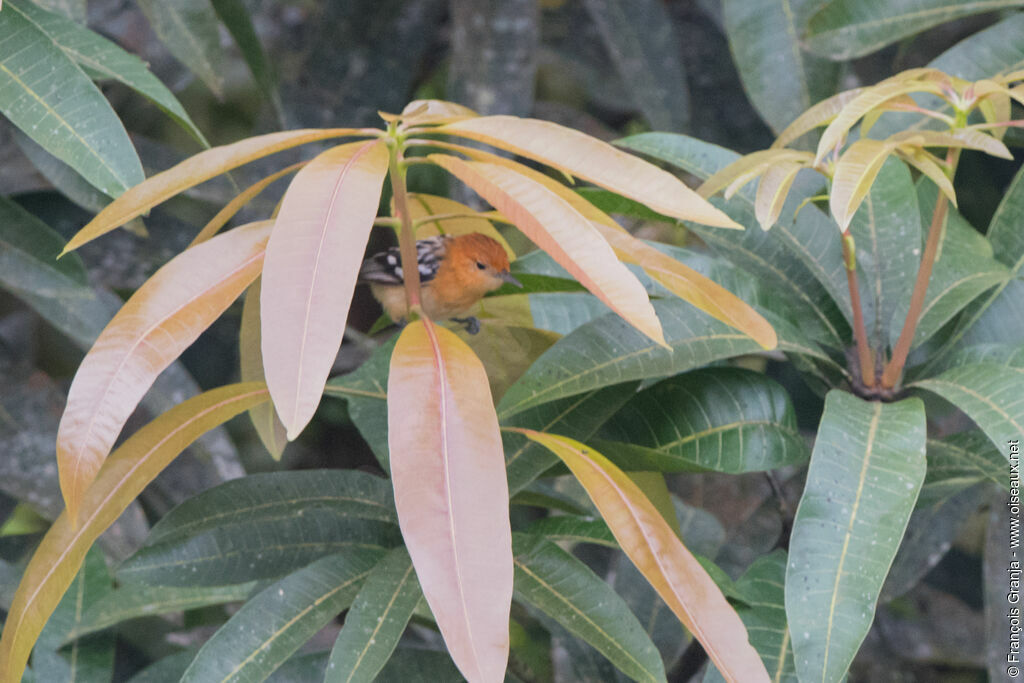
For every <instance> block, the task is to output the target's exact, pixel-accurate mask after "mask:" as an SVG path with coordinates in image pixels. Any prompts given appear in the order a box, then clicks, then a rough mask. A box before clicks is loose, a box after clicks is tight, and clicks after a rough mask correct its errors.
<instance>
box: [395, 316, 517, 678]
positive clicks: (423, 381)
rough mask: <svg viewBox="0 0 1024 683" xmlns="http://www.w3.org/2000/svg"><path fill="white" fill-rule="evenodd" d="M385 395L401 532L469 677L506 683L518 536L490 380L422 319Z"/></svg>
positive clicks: (398, 354)
mask: <svg viewBox="0 0 1024 683" xmlns="http://www.w3.org/2000/svg"><path fill="white" fill-rule="evenodd" d="M387 394H388V448H389V450H390V452H391V477H392V481H393V483H394V487H395V505H396V507H397V509H398V523H399V526H400V527H401V529H402V537H403V538H404V539H405V544H406V547H407V548H408V549H409V555H410V557H412V562H413V566H414V567H415V568H416V576H417V577H418V578H419V581H420V585H421V587H422V588H423V594H424V596H425V597H426V599H427V603H428V604H429V605H430V609H431V611H432V612H433V614H434V618H435V619H436V620H437V625H438V627H439V628H440V629H441V635H442V636H444V640H445V644H446V645H447V646H448V651H449V653H451V655H452V659H454V660H455V663H456V664H457V665H458V667H459V669H460V670H461V671H462V673H463V675H464V676H465V677H466V678H467V679H469V680H471V681H481V682H489V683H500V681H502V680H503V678H504V675H505V665H506V663H507V660H508V649H509V639H508V619H509V609H510V606H511V602H512V580H513V564H512V531H511V527H510V523H509V516H508V514H509V513H508V483H507V481H506V478H505V458H504V454H503V449H502V443H501V433H500V432H499V431H498V417H497V415H496V414H495V412H494V402H493V400H492V399H491V393H490V391H489V389H488V387H487V374H486V373H485V372H484V368H483V365H481V364H480V361H479V359H477V357H476V356H474V355H473V352H472V350H470V348H469V347H468V346H466V345H465V344H464V343H463V342H462V341H460V340H459V338H458V337H456V336H455V334H454V333H452V332H450V331H448V330H446V329H444V328H442V327H438V326H437V325H435V324H434V323H432V322H430V321H429V320H418V321H415V322H413V323H410V324H409V325H408V326H406V328H405V329H404V330H402V333H401V335H400V336H399V338H398V342H397V344H396V345H395V350H394V352H393V353H392V356H391V369H390V373H389V375H388V391H387Z"/></svg>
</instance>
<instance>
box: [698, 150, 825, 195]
mask: <svg viewBox="0 0 1024 683" xmlns="http://www.w3.org/2000/svg"><path fill="white" fill-rule="evenodd" d="M813 158H814V155H813V154H811V153H810V152H801V151H799V150H795V149H763V150H761V151H759V152H753V153H752V154H747V155H746V156H742V157H740V158H739V159H737V160H736V161H734V162H732V163H731V164H729V165H728V166H726V167H725V168H723V169H722V170H720V171H718V172H717V173H715V174H714V175H712V176H711V177H710V178H708V179H707V180H705V181H704V183H703V184H702V185H701V186H700V187H698V188H697V193H698V194H700V196H701V197H710V196H712V195H714V194H715V193H716V192H718V191H719V190H721V189H722V188H723V187H727V186H730V189H731V190H732V191H731V192H730V193H729V196H731V195H732V194H735V192H736V191H737V190H739V189H740V187H742V186H743V185H746V184H747V183H748V182H750V181H751V180H753V179H754V178H755V177H757V176H759V175H761V174H762V173H764V172H765V171H766V170H767V169H768V168H769V167H771V166H773V165H775V164H778V163H781V162H799V163H805V162H810V161H811V160H812V159H813ZM732 186H735V187H732Z"/></svg>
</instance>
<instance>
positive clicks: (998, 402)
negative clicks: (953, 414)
mask: <svg viewBox="0 0 1024 683" xmlns="http://www.w3.org/2000/svg"><path fill="white" fill-rule="evenodd" d="M1022 383H1024V366H1019V367H1014V366H1008V365H1000V364H998V363H970V364H965V365H960V366H957V367H954V368H950V369H949V370H946V371H945V372H943V373H942V374H940V375H938V376H936V377H930V378H928V379H922V380H918V381H916V382H914V383H913V384H910V385H909V386H911V387H915V388H919V389H924V390H925V391H930V392H931V393H933V394H938V395H939V396H941V397H942V398H944V399H946V400H947V401H949V402H950V403H952V404H953V405H955V406H956V407H957V408H959V409H960V410H962V411H964V412H965V413H967V416H968V417H970V418H971V419H972V420H974V422H975V424H977V425H978V426H979V427H981V429H982V431H984V432H985V434H986V435H987V436H988V438H989V439H990V440H991V441H992V443H993V444H994V445H995V447H996V448H998V449H1000V450H1001V451H1003V455H1004V456H1005V457H1008V455H1007V453H1006V452H1005V448H1004V447H1005V445H1006V442H1007V441H1009V440H1010V439H1014V438H1019V437H1020V435H1021V434H1022V433H1024V394H1022V392H1021V391H1020V387H1021V385H1022Z"/></svg>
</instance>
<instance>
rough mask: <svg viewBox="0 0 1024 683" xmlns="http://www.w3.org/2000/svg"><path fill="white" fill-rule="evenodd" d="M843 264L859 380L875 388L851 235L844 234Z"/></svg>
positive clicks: (873, 368) (866, 385) (872, 363)
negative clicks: (848, 294) (855, 343)
mask: <svg viewBox="0 0 1024 683" xmlns="http://www.w3.org/2000/svg"><path fill="white" fill-rule="evenodd" d="M842 242H843V263H844V264H845V266H846V284H847V286H848V287H849V289H850V306H851V307H852V308H853V337H854V339H855V340H856V342H857V359H858V360H859V361H860V378H861V383H863V385H864V387H865V388H870V387H874V386H875V363H874V360H872V358H871V347H869V346H868V332H867V328H866V327H865V326H864V308H863V306H861V303H860V286H859V285H858V284H857V257H856V248H855V246H854V243H853V235H851V234H850V233H848V232H847V233H844V234H843V237H842Z"/></svg>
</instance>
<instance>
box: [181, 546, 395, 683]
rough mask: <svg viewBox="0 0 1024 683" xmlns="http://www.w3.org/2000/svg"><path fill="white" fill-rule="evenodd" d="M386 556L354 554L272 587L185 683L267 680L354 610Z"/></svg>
mask: <svg viewBox="0 0 1024 683" xmlns="http://www.w3.org/2000/svg"><path fill="white" fill-rule="evenodd" d="M382 555H383V552H382V551H380V550H372V549H369V548H359V549H356V548H352V549H350V550H347V551H345V552H343V553H339V554H337V555H329V556H327V557H324V558H321V559H319V560H317V561H316V562H314V563H312V564H311V565H309V566H308V567H305V568H303V569H300V570H298V571H296V572H294V573H292V574H289V575H288V576H286V577H284V578H283V579H281V580H280V581H278V582H277V583H274V584H271V585H270V586H267V588H266V589H264V590H263V591H262V592H261V593H259V594H258V595H256V596H254V597H253V598H252V599H250V600H249V601H248V602H246V603H245V604H244V605H242V608H241V609H239V610H238V611H237V612H236V613H235V614H234V615H233V616H232V617H231V618H230V619H228V621H227V623H225V624H224V625H223V626H221V627H220V629H218V631H217V632H216V633H214V634H213V636H211V637H210V639H209V640H208V641H206V644H205V645H203V647H202V648H201V649H200V650H199V654H197V655H196V658H195V659H194V660H193V661H192V664H191V665H190V666H189V668H188V670H187V671H185V674H184V675H183V676H182V677H181V682H182V683H186V682H187V683H200V682H201V681H202V682H205V681H211V680H217V681H222V682H227V681H239V682H240V681H252V680H258V681H262V680H264V679H265V678H267V677H268V676H269V675H270V673H271V672H273V671H274V670H275V669H276V668H277V667H279V666H281V664H283V663H284V662H285V660H287V659H288V657H290V656H291V655H292V653H294V652H295V651H296V650H298V649H299V648H300V647H302V645H303V644H304V643H305V642H306V641H307V640H309V639H310V638H311V637H312V636H313V634H315V633H316V632H317V631H319V630H320V629H321V628H323V627H324V626H325V625H326V624H327V623H328V622H330V621H331V619H333V618H334V617H335V616H336V615H337V614H338V612H340V611H342V610H343V609H345V608H346V607H348V605H349V604H351V602H352V599H353V598H354V597H355V596H356V593H357V592H358V590H359V587H360V586H361V585H362V584H363V582H364V581H366V579H367V577H369V576H370V573H371V572H372V571H373V568H374V566H375V565H376V564H377V562H378V561H379V560H380V558H381V556H382Z"/></svg>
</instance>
